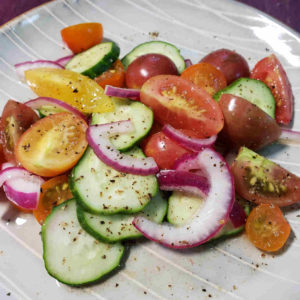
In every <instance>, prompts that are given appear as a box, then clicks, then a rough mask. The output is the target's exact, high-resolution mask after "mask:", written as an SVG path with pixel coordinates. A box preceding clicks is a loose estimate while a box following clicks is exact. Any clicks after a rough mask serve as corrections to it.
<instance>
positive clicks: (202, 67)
mask: <svg viewBox="0 0 300 300" xmlns="http://www.w3.org/2000/svg"><path fill="white" fill-rule="evenodd" d="M180 76H181V77H182V78H185V79H187V80H190V81H191V82H193V83H194V84H196V85H198V86H199V87H201V88H202V89H204V90H206V91H207V92H208V93H209V94H210V95H212V96H213V95H214V94H215V93H217V92H218V91H219V90H222V89H224V88H225V87H226V86H227V81H226V78H225V76H224V74H223V73H222V72H221V71H219V70H218V69H217V68H216V67H214V66H213V65H211V64H208V63H199V64H195V65H192V66H190V67H188V68H187V69H185V70H184V71H183V72H182V73H181V75H180Z"/></svg>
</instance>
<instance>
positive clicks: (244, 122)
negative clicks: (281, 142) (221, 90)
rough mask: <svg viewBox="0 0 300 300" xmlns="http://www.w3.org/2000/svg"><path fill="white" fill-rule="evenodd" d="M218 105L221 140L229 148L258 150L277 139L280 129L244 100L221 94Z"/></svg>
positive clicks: (265, 114)
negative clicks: (220, 114)
mask: <svg viewBox="0 0 300 300" xmlns="http://www.w3.org/2000/svg"><path fill="white" fill-rule="evenodd" d="M219 105H220V107H221V110H222V112H223V115H224V128H223V130H222V135H223V136H222V138H223V139H224V142H227V144H228V146H231V148H233V147H235V148H237V149H238V148H239V147H241V146H246V147H248V148H250V149H253V150H256V149H260V148H262V147H264V146H266V145H268V144H271V143H273V142H274V141H276V140H277V139H278V137H279V136H280V133H281V129H280V127H279V126H278V124H277V123H276V121H275V120H274V119H273V118H272V117H270V116H269V115H268V114H267V113H265V112H264V111H263V110H262V109H260V108H259V107H257V106H256V105H254V104H252V103H251V102H249V101H247V100H245V99H244V98H241V97H238V96H235V95H231V94H223V95H222V96H221V98H220V101H219Z"/></svg>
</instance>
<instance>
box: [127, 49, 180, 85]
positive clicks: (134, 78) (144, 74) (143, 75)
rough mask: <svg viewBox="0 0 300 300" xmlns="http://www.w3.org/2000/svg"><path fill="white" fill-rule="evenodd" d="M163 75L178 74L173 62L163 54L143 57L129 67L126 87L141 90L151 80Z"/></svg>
mask: <svg viewBox="0 0 300 300" xmlns="http://www.w3.org/2000/svg"><path fill="white" fill-rule="evenodd" d="M161 74H170V75H177V74H178V71H177V68H176V66H175V64H174V63H173V61H172V60H171V59H169V58H168V57H167V56H164V55H161V54H155V53H153V54H145V55H142V56H140V57H138V58H136V59H135V60H134V61H133V62H132V63H131V64H130V65H129V66H128V68H127V70H126V86H127V87H128V88H132V89H140V88H141V87H142V85H143V84H144V83H145V82H146V81H147V80H148V79H149V78H151V77H154V76H156V75H161Z"/></svg>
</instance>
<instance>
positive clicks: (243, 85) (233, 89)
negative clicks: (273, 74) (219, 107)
mask: <svg viewBox="0 0 300 300" xmlns="http://www.w3.org/2000/svg"><path fill="white" fill-rule="evenodd" d="M222 94H233V95H236V96H239V97H242V98H244V99H246V100H248V101H250V102H251V103H253V104H255V105H256V106H258V107H259V108H260V109H262V110H263V111H264V112H266V113H267V114H268V115H269V116H271V117H272V118H273V119H274V118H275V99H274V97H273V95H272V93H271V90H270V89H269V88H268V87H267V86H266V85H265V84H264V83H263V82H262V81H259V80H256V79H250V78H240V79H238V80H236V81H234V82H233V83H232V84H230V85H229V86H228V87H226V88H225V89H223V90H221V91H219V92H218V93H216V94H215V95H214V99H215V100H216V101H219V100H220V98H221V96H222Z"/></svg>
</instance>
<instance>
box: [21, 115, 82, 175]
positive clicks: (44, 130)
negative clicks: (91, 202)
mask: <svg viewBox="0 0 300 300" xmlns="http://www.w3.org/2000/svg"><path fill="white" fill-rule="evenodd" d="M87 127H88V125H87V124H86V123H85V121H84V120H83V119H82V118H80V117H78V116H76V115H73V114H71V113H68V112H63V113H58V114H54V115H50V116H48V117H45V118H43V119H41V120H39V121H38V122H36V123H35V124H34V125H33V126H31V127H30V128H29V129H28V130H27V131H25V133H24V134H23V135H22V136H21V138H20V139H19V141H18V143H17V145H16V147H15V155H16V159H17V161H18V162H19V163H20V164H21V165H22V166H23V167H24V168H25V169H27V170H28V171H30V172H32V173H34V174H37V175H40V176H44V177H53V176H56V175H59V174H62V173H65V172H66V171H67V170H69V169H71V168H72V167H73V166H74V165H75V164H76V163H77V161H78V160H79V159H80V157H81V156H82V155H83V153H84V151H85V149H86V147H87V140H86V137H85V132H86V130H87Z"/></svg>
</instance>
